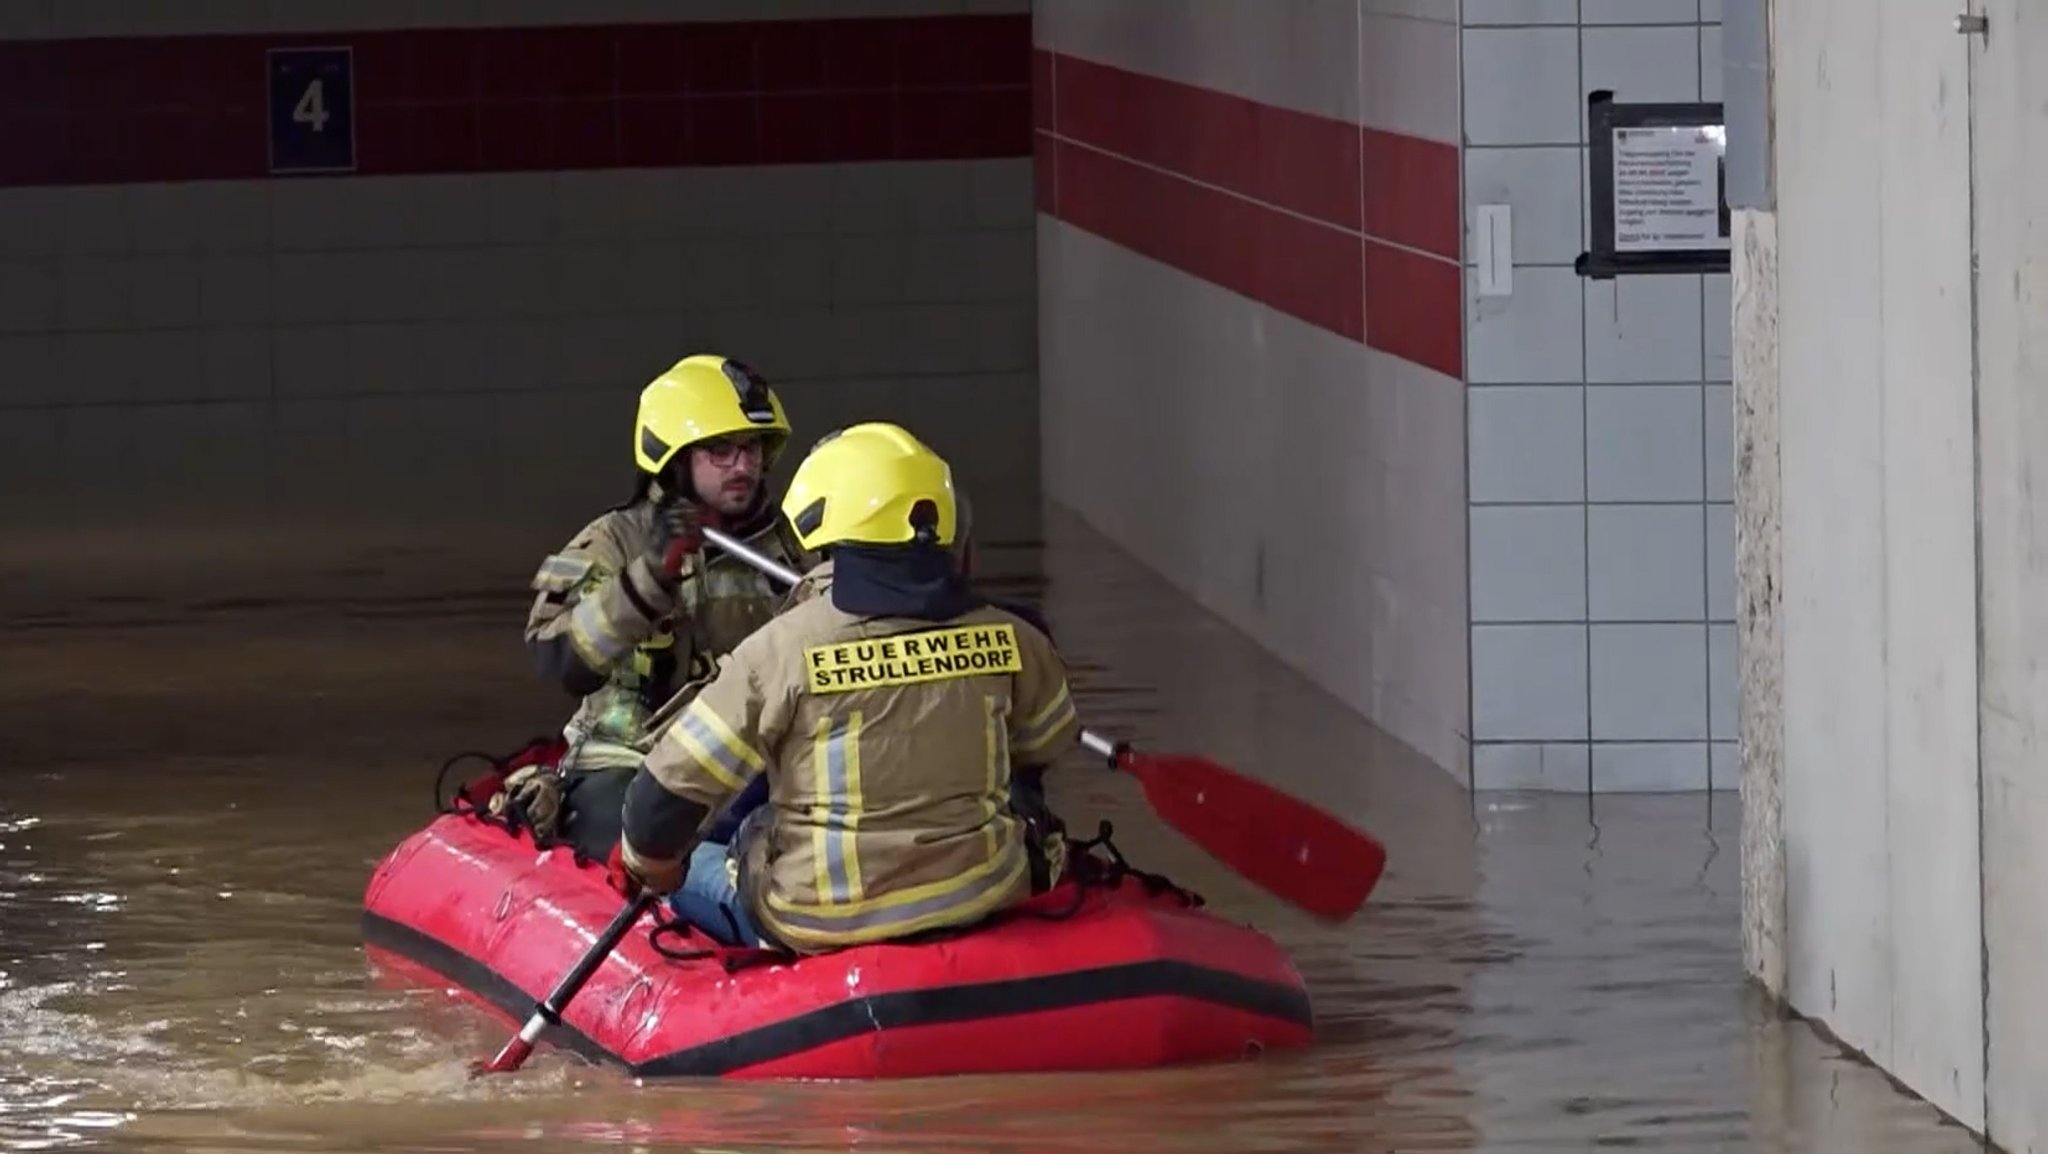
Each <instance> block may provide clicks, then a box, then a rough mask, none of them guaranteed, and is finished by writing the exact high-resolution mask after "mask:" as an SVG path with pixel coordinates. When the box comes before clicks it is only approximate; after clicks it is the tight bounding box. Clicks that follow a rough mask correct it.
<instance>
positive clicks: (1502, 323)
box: [1465, 268, 1586, 384]
mask: <svg viewBox="0 0 2048 1154" xmlns="http://www.w3.org/2000/svg"><path fill="white" fill-rule="evenodd" d="M1583 291H1584V290H1583V289H1582V288H1581V287H1580V281H1579V276H1578V274H1577V273H1575V272H1573V271H1572V270H1570V269H1568V268H1528V269H1518V270H1516V272H1515V291H1514V292H1513V293H1512V294H1511V295H1508V296H1504V297H1482V296H1480V295H1479V277H1478V274H1477V272H1475V271H1470V270H1468V271H1467V273H1466V276H1465V300H1466V313H1465V315H1466V316H1467V317H1469V318H1470V321H1469V323H1470V325H1471V332H1470V336H1469V338H1468V339H1467V342H1466V349H1467V352H1466V357H1467V363H1466V366H1465V379H1466V380H1467V381H1469V382H1472V383H1474V384H1543V383H1548V382H1558V383H1564V382H1569V383H1571V384H1577V383H1579V382H1580V381H1583V380H1584V379H1585V375H1586V358H1585V344H1584V338H1583V337H1582V336H1581V333H1582V332H1583V328H1584V321H1583V319H1582V318H1583V316H1584V310H1585V299H1584V295H1583Z"/></svg>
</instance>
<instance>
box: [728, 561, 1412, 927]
mask: <svg viewBox="0 0 2048 1154" xmlns="http://www.w3.org/2000/svg"><path fill="white" fill-rule="evenodd" d="M704 537H705V539H706V540H708V541H710V542H711V543H712V544H714V545H717V546H718V547H719V548H721V549H723V550H725V551H726V552H728V553H730V554H732V555H733V556H735V557H738V558H739V559H740V560H742V561H745V562H746V563H748V564H749V565H752V566H753V567H754V568H756V569H759V570H760V571H761V572H763V573H765V574H767V575H768V576H770V577H773V578H775V579H776V580H777V581H780V582H782V583H783V584H784V585H795V584H796V583H797V582H798V581H799V580H801V579H802V574H799V573H798V572H797V571H796V570H794V569H791V568H790V567H789V566H787V565H784V564H782V563H781V562H779V561H777V560H775V559H774V558H773V557H770V556H768V555H767V554H765V553H762V552H760V551H759V550H757V549H754V548H752V547H751V546H749V545H747V544H745V543H744V542H741V541H739V540H736V539H735V538H733V537H732V536H731V535H730V534H727V533H723V532H720V531H719V530H717V529H709V528H707V529H705V530H704ZM1081 744H1083V745H1085V746H1087V747H1088V749H1089V750H1091V751H1093V752H1095V753H1098V754H1100V755H1102V757H1103V758H1104V759H1106V760H1107V761H1108V762H1109V767H1110V768H1111V769H1117V770H1122V771H1123V772H1125V773H1128V774H1130V775H1131V776H1132V777H1135V778H1137V779H1138V784H1139V785H1141V786H1142V787H1144V790H1145V801H1146V802H1147V804H1149V805H1151V807H1152V810H1153V812H1155V813H1157V814H1158V815H1159V818H1160V820H1161V821H1164V822H1165V823H1166V824H1167V825H1169V826H1172V827H1173V828H1174V829H1176V830H1179V831H1180V832H1181V833H1182V834H1183V835H1185V836H1186V837H1187V839H1188V840H1189V841H1192V842H1194V843H1195V844H1197V845H1199V846H1201V847H1202V848H1203V849H1205V850H1207V851H1208V852H1209V853H1210V854H1211V855H1212V856H1214V857H1215V858H1216V859H1217V860H1219V861H1221V862H1222V863H1223V864H1225V865H1227V866H1229V867H1230V868H1231V869H1233V870H1236V871H1237V872H1238V873H1239V874H1240V875H1242V876H1243V877H1245V878H1246V879H1248V880H1250V881H1252V882H1254V883H1256V884H1257V885H1259V886H1261V887H1263V888H1264V889H1266V890H1267V891H1268V892H1270V893H1272V894H1274V895H1275V896H1277V897H1280V898H1281V899H1283V900H1285V901H1287V902H1290V903H1292V904H1294V905H1296V906H1299V907H1301V908H1302V909H1305V910H1307V911H1309V912H1310V913H1313V914H1316V915H1317V916H1319V917H1323V918H1327V919H1331V920H1337V921H1341V920H1343V919H1344V918H1348V917H1350V916H1351V915H1352V914H1353V913H1354V912H1356V911H1357V909H1358V907H1359V906H1361V905H1363V904H1364V903H1365V899H1366V898H1367V897H1368V896H1369V895H1370V894H1371V893H1372V890H1373V887H1374V886H1375V885H1377V884H1378V883H1379V880H1380V873H1381V871H1383V870H1384V869H1386V865H1387V850H1386V847H1385V846H1383V845H1381V844H1380V843H1379V841H1378V840H1376V839H1375V838H1373V837H1372V836H1371V835H1369V834H1366V833H1362V832H1360V831H1358V830H1355V829H1352V828H1351V827H1350V826H1347V825H1345V824H1344V823H1342V822H1340V821H1338V820H1337V819H1336V818H1334V817H1332V816H1330V815H1329V814H1327V813H1324V812H1323V811H1322V810H1319V809H1317V808H1315V807H1314V806H1312V805H1309V804H1308V803H1307V802H1304V801H1301V800H1300V799H1298V798H1294V797H1290V796H1288V795H1287V794H1285V793H1282V792H1280V791H1279V790H1277V789H1274V788H1273V787H1272V786H1269V785H1266V784H1264V783H1263V782H1259V781H1256V780H1254V779H1252V778H1249V777H1246V776H1244V775H1243V774H1240V773H1237V772H1235V771H1233V770H1230V769H1228V768H1225V767H1224V766H1221V765H1218V764H1217V763H1215V762H1213V761H1210V760H1208V759H1207V758H1203V757H1197V756H1195V755H1193V754H1156V753H1140V752H1138V751H1136V750H1134V749H1132V748H1131V746H1130V743H1129V742H1120V741H1115V740H1113V739H1111V738H1108V737H1104V736H1103V735H1101V734H1099V733H1096V732H1094V731H1092V730H1085V729H1084V730H1082V731H1081Z"/></svg>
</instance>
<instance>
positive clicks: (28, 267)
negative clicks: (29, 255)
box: [0, 260, 63, 333]
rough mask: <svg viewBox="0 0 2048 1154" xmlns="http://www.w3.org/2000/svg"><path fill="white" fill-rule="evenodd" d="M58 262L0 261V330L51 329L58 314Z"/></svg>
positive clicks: (60, 303) (59, 313)
mask: <svg viewBox="0 0 2048 1154" xmlns="http://www.w3.org/2000/svg"><path fill="white" fill-rule="evenodd" d="M57 269H58V263H57V262H56V261H47V260H16V261H4V262H0V333H33V332H52V331H54V330H56V328H57V327H58V325H59V321H60V319H61V317H62V313H63V309H62V301H63V297H62V296H61V295H60V294H59V292H58V285H59V283H60V281H59V279H58V276H57Z"/></svg>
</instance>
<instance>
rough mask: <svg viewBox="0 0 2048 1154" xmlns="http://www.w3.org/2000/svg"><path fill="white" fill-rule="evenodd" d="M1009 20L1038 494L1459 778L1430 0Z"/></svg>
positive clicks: (1079, 7) (1448, 178)
mask: <svg viewBox="0 0 2048 1154" xmlns="http://www.w3.org/2000/svg"><path fill="white" fill-rule="evenodd" d="M1034 15H1035V20H1034V25H1033V32H1034V37H1035V40H1036V43H1037V48H1038V53H1037V69H1038V70H1037V74H1036V76H1035V78H1034V87H1035V90H1036V93H1035V94H1036V97H1037V99H1036V111H1035V115H1036V120H1037V129H1038V136H1037V148H1038V172H1037V178H1038V207H1039V213H1040V217H1039V250H1038V251H1039V286H1040V309H1039V311H1040V331H1041V338H1040V339H1041V352H1040V362H1041V366H1042V374H1043V386H1042V387H1043V391H1044V413H1045V420H1044V426H1045V430H1046V442H1045V458H1044V470H1043V474H1044V477H1045V483H1046V485H1047V487H1048V490H1049V491H1050V493H1051V494H1052V496H1054V497H1055V498H1056V499H1058V500H1059V501H1061V502H1062V503H1064V504H1066V505H1067V506H1069V507H1071V508H1073V509H1075V510H1076V511H1078V512H1079V513H1080V514H1081V515H1082V516H1083V517H1085V518H1086V519H1087V520H1088V521H1089V522H1090V523H1092V524H1093V525H1094V526H1096V527H1097V528H1099V529H1101V530H1104V531H1106V532H1107V533H1109V534H1110V535H1111V536H1113V537H1114V538H1116V539H1117V540H1119V541H1121V542H1122V543H1123V544H1124V545H1125V547H1127V548H1129V549H1130V550H1131V551H1133V552H1134V553H1136V554H1137V555H1138V556H1139V557H1140V558H1141V559H1142V560H1143V561H1144V562H1145V563H1147V564H1148V565H1150V566H1152V567H1153V568H1155V569H1157V570H1159V571H1161V572H1162V573H1164V574H1165V575H1166V576H1167V577H1168V578H1169V579H1171V580H1172V581H1173V582H1174V583H1175V584H1177V585H1178V586H1180V587H1181V588H1183V589H1185V590H1187V591H1189V592H1190V593H1192V594H1193V595H1194V596H1195V597H1196V598H1198V599H1199V600H1201V601H1202V602H1203V603H1204V604H1205V605H1207V606H1208V607H1209V608H1210V609H1212V610H1214V611H1215V612H1216V613H1218V614H1219V615H1221V616H1222V617H1223V618H1225V619H1226V620H1228V621H1230V622H1231V623H1232V624H1234V625H1236V626H1238V627H1239V628H1241V629H1243V630H1244V631H1245V632H1247V633H1249V634H1250V635H1252V636H1253V637H1255V638H1257V639H1258V640H1259V641H1261V642H1262V643H1264V644H1265V645H1266V646H1267V647H1268V648H1269V649H1271V650H1272V651H1274V652H1275V653H1276V654H1278V655H1279V656H1280V657H1281V658H1282V659H1284V660H1285V661H1287V662H1288V663H1289V664H1290V665H1292V666H1293V667H1294V668H1295V669H1296V670H1298V671H1300V672H1301V673H1303V674H1304V675H1306V676H1307V677H1309V678H1310V679H1312V680H1314V681H1315V682H1316V683H1318V684H1320V685H1322V686H1323V687H1325V688H1326V689H1328V690H1329V691H1330V692H1331V693H1333V694H1335V695H1336V696H1337V697H1339V698H1340V699H1342V700H1344V701H1345V702H1347V703H1348V704H1350V705H1352V706H1353V707H1354V708H1356V709H1357V710H1358V711H1359V712H1361V713H1363V714H1364V715H1365V716H1367V717H1368V718H1371V719H1372V720H1374V721H1376V722H1378V723H1379V724H1380V725H1381V726H1382V727H1384V728H1385V729H1387V730H1389V731H1391V732H1392V733H1393V734H1394V735H1395V736H1397V737H1399V738H1401V739H1402V740H1403V741H1406V742H1407V743H1408V744H1410V745H1412V746H1414V747H1415V748H1416V749H1418V750H1420V751H1421V752H1423V753H1424V754H1425V755H1426V756H1428V757H1429V758H1430V759H1432V760H1434V761H1435V762H1436V763H1438V764H1439V765H1442V766H1444V767H1445V768H1447V769H1449V770H1451V771H1452V772H1454V773H1455V774H1456V775H1457V776H1458V777H1459V779H1460V780H1463V779H1464V777H1465V774H1466V770H1467V762H1466V758H1467V754H1468V752H1469V744H1468V742H1467V733H1468V725H1467V718H1466V701H1467V685H1468V682H1467V676H1466V663H1465V645H1466V632H1467V611H1466V606H1465V548H1464V546H1465V542H1464V540H1463V536H1464V524H1465V494H1464V459H1463V446H1464V417H1463V410H1464V397H1463V386H1462V383H1461V380H1460V378H1461V376H1462V373H1463V367H1464V366H1463V363H1462V361H1463V357H1462V347H1461V346H1462V343H1463V342H1462V335H1463V334H1462V326H1461V322H1460V305H1461V288H1460V275H1459V236H1458V231H1459V230H1458V224H1457V220H1458V203H1457V177H1458V173H1457V163H1458V162H1457V143H1456V142H1457V139H1458V90H1457V76H1458V70H1457V53H1458V26H1457V4H1456V0H1289V2H1285V3H1282V2H1280V0H1040V2H1039V3H1037V4H1035V5H1034ZM1333 771H1335V770H1334V767H1333Z"/></svg>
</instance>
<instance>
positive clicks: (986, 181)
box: [967, 160, 1038, 235]
mask: <svg viewBox="0 0 2048 1154" xmlns="http://www.w3.org/2000/svg"><path fill="white" fill-rule="evenodd" d="M1031 165H1032V162H1031V161H1029V160H1020V161H1016V162H1014V163H1012V162H1007V161H989V162H984V163H979V164H974V165H971V166H969V167H968V169H967V205H968V212H969V216H968V223H969V224H970V225H971V226H973V227H974V228H1013V229H1018V230H1020V231H1022V232H1024V233H1025V234H1027V235H1029V234H1030V233H1031V232H1032V230H1033V221H1034V220H1035V219H1036V218H1037V215H1038V205H1037V189H1036V186H1035V185H1034V184H1033V182H1032V167H1031Z"/></svg>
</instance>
